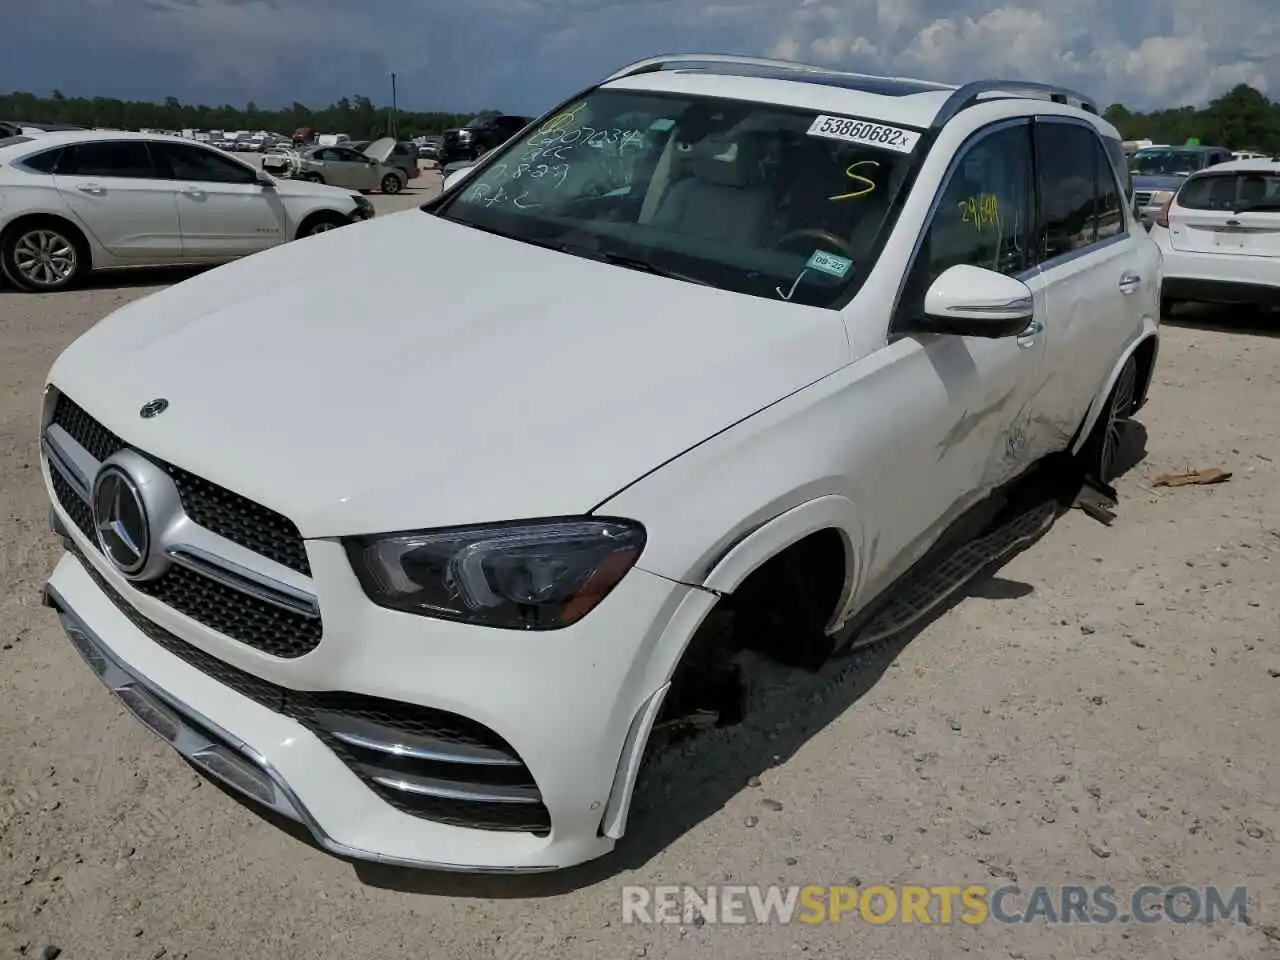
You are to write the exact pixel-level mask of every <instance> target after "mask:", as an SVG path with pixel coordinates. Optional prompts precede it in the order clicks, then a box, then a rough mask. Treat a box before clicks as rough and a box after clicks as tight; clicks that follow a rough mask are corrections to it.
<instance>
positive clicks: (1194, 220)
mask: <svg viewBox="0 0 1280 960" xmlns="http://www.w3.org/2000/svg"><path fill="white" fill-rule="evenodd" d="M1151 238H1152V239H1153V240H1154V241H1155V242H1156V243H1157V244H1158V245H1159V247H1160V251H1161V253H1162V254H1163V258H1164V287H1163V290H1162V298H1163V304H1162V309H1163V311H1164V312H1166V313H1167V312H1168V311H1169V310H1171V309H1173V308H1174V307H1176V306H1177V305H1178V304H1179V303H1181V302H1184V301H1185V302H1200V303H1231V304H1258V305H1263V306H1280V161H1277V160H1270V159H1254V160H1233V161H1231V162H1229V163H1219V164H1217V165H1215V166H1212V167H1207V168H1206V169H1204V170H1202V171H1200V172H1199V173H1194V174H1192V175H1191V176H1190V177H1188V178H1187V180H1186V182H1185V183H1183V184H1182V185H1181V187H1179V188H1178V191H1177V193H1175V194H1174V195H1173V197H1172V198H1170V200H1169V201H1168V203H1166V204H1165V206H1164V208H1163V209H1162V210H1161V211H1160V212H1159V213H1158V214H1157V215H1156V218H1155V223H1154V224H1153V225H1152V227H1151Z"/></svg>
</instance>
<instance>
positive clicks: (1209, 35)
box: [0, 0, 1280, 113]
mask: <svg viewBox="0 0 1280 960" xmlns="http://www.w3.org/2000/svg"><path fill="white" fill-rule="evenodd" d="M1276 2H1277V0H1009V2H1008V3H1006V4H1000V3H998V2H992V0H41V2H38V3H11V2H3V0H0V38H3V39H2V40H0V51H2V53H0V90H12V89H21V90H31V91H34V92H37V93H42V94H47V93H48V92H49V91H51V90H52V89H54V88H59V89H61V90H63V91H64V92H65V93H67V94H68V95H78V96H110V97H123V98H139V99H155V100H158V99H162V98H164V97H166V96H176V97H178V98H180V99H182V100H184V101H187V102H204V103H228V102H229V103H234V104H237V105H243V104H244V103H245V102H247V101H250V100H252V101H254V102H256V103H257V104H259V105H260V106H264V107H265V106H277V105H280V104H283V103H288V102H290V101H292V100H295V99H296V100H300V101H302V102H304V103H308V104H311V105H321V104H327V103H329V102H331V101H333V100H335V99H336V98H338V97H340V96H343V95H351V94H356V93H363V94H365V95H367V96H370V97H372V98H373V99H374V101H375V102H379V103H385V102H387V101H388V100H389V99H390V80H389V78H388V73H389V72H390V71H392V70H394V71H395V72H396V74H397V78H398V86H399V91H400V103H401V105H402V106H405V107H409V108H420V109H433V108H438V109H448V110H460V111H466V110H474V109H482V108H488V107H494V108H498V109H503V110H509V111H511V112H518V113H538V112H540V111H541V110H543V109H544V108H546V107H549V106H550V105H551V104H553V103H554V102H555V101H557V100H559V99H560V98H562V97H563V96H565V95H567V94H569V93H571V92H573V91H574V90H575V89H577V88H579V87H581V86H583V85H585V84H588V83H590V82H592V81H594V80H597V79H599V78H600V77H601V76H603V75H605V74H607V73H609V72H610V71H612V70H613V69H615V68H616V67H618V66H621V65H622V64H624V63H626V62H628V61H630V60H634V59H639V58H641V57H645V56H649V55H651V54H654V53H669V52H679V51H686V50H700V51H716V52H729V53H749V54H763V55H774V56H783V57H787V58H789V59H799V60H806V61H810V62H817V63H825V64H831V65H833V66H840V67H845V68H849V69H854V70H858V71H861V72H873V73H891V74H895V75H903V76H920V77H927V78H930V79H938V80H946V81H952V82H960V81H964V80H969V79H975V78H978V77H983V76H996V75H999V76H1005V77H1011V78H1024V79H1037V80H1049V81H1057V82H1062V83H1067V84H1069V85H1072V86H1074V87H1076V88H1078V89H1080V90H1082V91H1083V92H1085V93H1088V94H1090V95H1092V96H1095V97H1097V98H1098V99H1100V100H1101V101H1102V102H1103V103H1110V102H1113V101H1116V100H1120V101H1123V102H1125V103H1127V104H1129V105H1130V106H1134V107H1138V108H1151V107H1160V106H1172V105H1180V104H1183V103H1202V102H1204V101H1205V100H1207V99H1208V98H1210V97H1212V96H1215V95H1217V94H1219V93H1221V92H1222V91H1224V90H1226V89H1229V88H1230V87H1231V86H1233V85H1234V84H1236V83H1240V82H1245V83H1251V84H1253V85H1254V86H1256V87H1258V88H1260V89H1262V90H1263V91H1264V92H1266V93H1268V94H1269V95H1270V96H1272V97H1273V98H1277V99H1280V16H1276V15H1275V12H1276V11H1275V5H1276Z"/></svg>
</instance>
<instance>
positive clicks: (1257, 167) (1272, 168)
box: [1197, 157, 1280, 174]
mask: <svg viewBox="0 0 1280 960" xmlns="http://www.w3.org/2000/svg"><path fill="white" fill-rule="evenodd" d="M1197 173H1271V174H1277V173H1280V158H1271V157H1266V158H1262V159H1259V158H1256V157H1255V158H1254V159H1252V160H1228V161H1226V162H1225V163H1215V164H1214V165H1213V166H1211V167H1205V168H1204V169H1203V170H1199V171H1197Z"/></svg>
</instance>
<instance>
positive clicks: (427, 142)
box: [418, 134, 442, 160]
mask: <svg viewBox="0 0 1280 960" xmlns="http://www.w3.org/2000/svg"><path fill="white" fill-rule="evenodd" d="M441 140H442V138H441V137H439V136H437V135H434V134H433V135H430V136H425V137H423V138H422V140H421V141H420V142H419V143H418V159H419V160H438V159H439V158H440V142H441Z"/></svg>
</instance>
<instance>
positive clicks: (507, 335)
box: [42, 55, 1161, 871]
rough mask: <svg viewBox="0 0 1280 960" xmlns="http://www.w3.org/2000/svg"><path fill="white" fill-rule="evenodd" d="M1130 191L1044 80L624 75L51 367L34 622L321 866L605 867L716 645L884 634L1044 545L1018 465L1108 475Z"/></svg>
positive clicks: (1133, 237) (709, 66) (1043, 516)
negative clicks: (266, 813) (449, 171)
mask: <svg viewBox="0 0 1280 960" xmlns="http://www.w3.org/2000/svg"><path fill="white" fill-rule="evenodd" d="M1125 182H1126V178H1125V176H1124V165H1123V155H1122V151H1121V146H1120V139H1119V136H1118V134H1117V133H1116V131H1115V130H1114V129H1113V128H1112V127H1111V126H1110V125H1109V124H1108V123H1106V122H1105V121H1104V120H1102V119H1101V118H1100V117H1099V116H1098V114H1097V110H1096V108H1095V107H1094V105H1093V104H1092V103H1090V102H1088V101H1086V100H1084V98H1082V97H1079V96H1078V95H1075V94H1072V93H1070V92H1069V91H1062V90H1058V89H1056V88H1050V87H1043V86H1037V85H1029V84H1021V83H1005V82H994V81H992V82H979V83H975V84H970V85H968V86H964V87H960V88H955V87H948V86H944V85H941V84H935V83H928V82H923V81H915V80H902V79H887V78H875V77H867V76H860V75H853V74H847V73H835V72H830V71H825V70H820V69H818V68H814V67H806V66H803V65H797V64H791V63H781V62H775V61H767V60H756V59H746V58H737V57H724V56H710V55H709V56H685V57H666V58H658V59H654V60H650V61H645V62H642V63H638V64H634V65H632V66H630V67H627V68H626V69H624V70H621V71H619V72H618V73H617V74H615V75H614V76H612V77H610V78H608V79H607V80H606V81H604V82H603V83H601V84H599V85H597V86H594V87H592V88H591V89H589V90H587V91H586V92H584V93H582V94H580V95H578V96H575V97H574V98H572V99H571V100H569V101H567V102H565V103H564V104H563V105H561V106H560V107H558V108H556V109H555V110H553V111H551V112H550V113H548V114H547V115H545V116H544V117H542V118H539V119H538V120H536V121H534V123H532V124H531V125H530V126H529V127H528V128H526V129H525V130H524V131H523V132H521V133H520V134H518V135H516V136H515V137H513V138H512V140H510V141H509V142H508V143H507V144H505V145H504V146H502V147H500V148H498V149H496V150H494V151H493V152H492V153H490V154H489V155H487V156H486V157H485V158H483V159H482V160H481V161H480V163H478V164H477V165H476V166H475V167H473V168H471V169H470V170H467V171H465V172H463V173H462V174H460V175H458V178H457V181H454V180H452V179H451V182H450V184H449V186H448V188H447V189H446V190H445V192H444V193H443V194H442V195H441V196H440V197H439V198H437V199H435V200H433V201H431V202H430V203H428V204H427V205H425V206H424V207H423V208H422V209H421V210H410V211H406V212H403V213H399V214H395V215H393V216H390V217H385V218H381V219H379V220H376V221H373V222H371V223H363V224H357V225H354V226H352V227H350V228H348V229H344V230H340V231H334V232H332V233H329V234H325V235H323V236H320V237H316V238H312V239H308V240H305V241H302V242H298V243H293V244H288V245H286V246H283V247H280V248H278V249H275V250H272V251H269V252H267V253H263V254H259V255H255V256H253V257H251V258H249V259H247V260H244V261H241V262H239V263H236V264H232V265H230V266H226V267H222V268H219V269H217V270H214V271H212V272H209V273H206V274H204V275H202V276H200V277H197V278H195V279H192V280H188V281H186V282H184V283H181V284H178V285H177V286H174V287H172V288H170V289H168V290H166V291H164V292H161V293H158V294H155V295H153V296H151V297H148V298H146V299H145V300H141V301H139V302H136V303H134V304H131V305H129V306H127V307H124V308H122V309H121V310H119V311H117V312H116V313H115V314H113V315H112V316H110V317H108V318H107V319H105V320H103V321H102V322H100V323H99V324H98V325H97V326H95V327H94V328H93V329H91V330H90V331H89V332H87V333H86V334H84V335H83V336H82V337H81V338H80V339H79V340H77V341H76V342H75V343H74V344H72V345H71V346H70V347H69V348H68V349H67V350H66V352H65V353H64V354H63V355H62V356H61V357H60V358H59V359H58V361H57V362H56V364H55V365H54V367H53V369H52V371H51V372H50V375H49V379H48V386H47V390H46V395H45V407H44V418H43V426H42V431H43V432H42V442H43V454H44V457H43V473H44V479H45V481H46V483H47V484H48V486H49V490H50V494H51V497H52V500H53V504H54V507H53V522H54V525H55V527H56V529H57V530H58V531H59V532H60V534H61V535H62V537H63V539H64V542H65V543H66V545H67V548H68V553H67V555H65V556H64V557H63V558H62V559H61V561H60V562H59V564H58V566H57V569H56V570H55V571H54V573H53V575H52V578H51V580H50V582H49V584H48V587H47V590H46V602H47V603H48V604H49V605H50V606H51V607H53V608H55V609H56V610H57V612H58V614H59V616H60V617H61V620H62V623H63V625H64V626H65V628H66V630H67V632H68V634H69V635H70V637H71V639H72V641H73V643H74V644H75V646H76V647H77V649H78V650H79V651H80V652H81V654H82V655H83V656H84V658H85V659H86V660H87V661H88V663H89V664H90V666H91V667H92V668H93V670H94V671H95V672H96V673H97V674H98V675H99V676H100V677H101V678H102V679H103V680H105V681H106V683H107V684H108V685H109V686H110V687H111V688H112V689H113V690H114V691H115V692H116V693H117V694H118V695H119V696H120V698H121V699H122V700H123V702H124V704H125V705H126V706H127V707H128V709H129V710H131V711H132V712H133V713H134V714H135V715H136V716H137V717H138V718H139V719H140V720H141V721H142V722H143V723H145V724H146V725H147V726H148V727H150V728H151V729H152V730H154V731H155V732H157V733H158V734H159V735H160V736H161V737H163V738H164V739H165V740H167V741H168V742H170V743H171V744H172V745H173V746H174V747H175V748H176V749H177V750H178V751H179V752H180V753H182V754H183V755H184V756H185V757H187V758H188V759H189V760H190V761H191V762H192V763H194V764H196V765H197V766H198V767H200V768H202V769H203V770H205V771H207V772H208V773H209V774H210V775H211V776H213V777H216V778H218V779H220V780H221V781H223V782H225V783H227V784H229V785H230V786H232V787H234V788H236V789H237V790H239V791H241V792H242V793H244V794H246V795H247V796H249V797H252V798H255V799H256V800H258V801H259V802H261V803H263V804H265V805H267V806H269V807H271V808H273V809H274V810H276V811H278V812H280V813H283V814H285V815H287V816H290V817H293V818H295V819H296V820H298V821H300V822H302V823H303V824H305V825H306V827H307V828H308V829H309V830H310V831H311V832H312V833H313V834H314V835H315V837H316V838H317V840H318V841H319V842H320V843H321V844H322V845H324V846H325V847H326V848H328V849H330V850H332V851H335V852H339V853H343V854H346V855H349V856H352V857H356V858H365V859H372V860H378V861H384V862H393V863H399V864H410V865H418V866H424V867H435V868H445V869H447V868H453V869H467V870H493V871H504V870H546V869H555V868H560V867H565V866H568V865H571V864H575V863H578V862H581V861H584V860H587V859H590V858H593V857H596V856H599V855H601V854H604V853H606V852H607V851H609V850H610V849H611V848H612V846H613V844H614V842H615V840H617V839H618V838H619V837H620V836H622V834H623V831H624V828H625V826H626V821H627V812H628V808H629V805H630V801H631V796H632V791H633V788H634V785H635V782H636V777H637V771H638V770H639V768H640V761H641V759H642V756H643V755H644V753H645V749H646V745H647V744H650V743H651V742H652V741H653V740H654V739H655V738H654V737H652V736H651V734H652V733H653V732H654V731H655V730H656V729H658V725H659V724H665V723H667V722H668V721H673V720H676V719H678V718H679V717H680V716H682V715H685V714H690V713H697V712H699V711H700V710H702V709H703V708H705V707H707V706H708V704H707V702H706V699H707V697H709V696H711V695H712V691H711V689H710V688H712V687H714V686H715V685H716V684H715V680H716V678H717V677H718V676H721V675H722V674H723V673H725V671H722V670H720V669H719V666H718V665H721V664H723V663H725V662H726V660H728V659H729V658H730V657H732V655H733V652H734V650H735V649H736V648H738V647H740V646H743V645H749V646H752V647H756V648H763V649H765V650H766V651H768V652H770V653H773V654H774V655H776V656H777V657H779V658H781V659H783V660H785V661H787V662H790V663H798V664H804V665H807V666H813V665H814V664H815V663H817V662H818V661H820V660H821V659H822V658H824V657H825V656H827V655H829V654H830V653H832V652H835V651H838V650H841V649H849V648H851V647H853V646H856V645H858V644H861V643H865V642H867V641H868V640H871V639H876V638H877V637H881V636H884V635H885V634H886V633H887V632H890V631H892V630H894V629H897V628H898V627H900V626H901V625H903V624H904V623H906V622H908V621H910V620H911V619H912V618H913V617H916V616H919V615H920V614H921V612H923V611H926V610H928V609H929V607H930V606H931V605H932V603H933V602H934V601H935V600H936V598H937V597H939V596H942V595H944V594H945V593H946V592H947V591H948V590H951V589H953V588H954V587H955V586H956V584H957V583H958V582H960V580H962V579H963V578H964V577H965V576H968V575H969V574H971V573H972V572H973V570H974V569H976V568H977V567H980V566H981V565H982V562H985V561H987V560H990V559H992V558H994V557H998V556H1000V555H1003V553H1005V552H1007V551H1008V550H1010V549H1012V548H1014V547H1015V546H1016V545H1018V544H1021V543H1025V542H1026V540H1027V539H1028V538H1029V537H1032V536H1034V535H1036V534H1037V533H1038V532H1040V531H1041V530H1042V529H1044V527H1045V526H1046V525H1047V524H1048V523H1049V522H1050V520H1051V517H1052V510H1051V509H1050V510H1046V509H1044V504H1042V503H1040V502H1039V501H1037V500H1035V499H1034V498H1032V499H1031V500H1027V499H1025V498H1024V499H1022V500H1019V499H1018V497H1017V496H1013V495H1012V494H1011V493H1010V491H1015V490H1017V489H1020V488H1019V486H1018V484H1019V481H1025V480H1026V478H1027V477H1028V476H1029V472H1030V471H1031V470H1032V468H1033V467H1035V466H1036V465H1037V464H1040V465H1043V464H1046V463H1049V464H1053V465H1054V469H1053V471H1050V472H1051V473H1053V472H1054V471H1057V472H1058V473H1061V472H1063V469H1064V465H1067V466H1070V465H1078V466H1079V467H1080V469H1081V471H1082V473H1084V472H1089V473H1092V474H1093V475H1094V476H1096V477H1097V478H1098V479H1099V480H1101V481H1103V482H1105V481H1106V480H1107V478H1108V477H1109V476H1110V474H1111V472H1112V471H1113V469H1114V463H1115V455H1116V446H1117V443H1116V440H1117V434H1118V424H1119V423H1120V421H1122V420H1123V419H1124V418H1126V417H1128V416H1129V415H1130V414H1132V413H1133V412H1134V411H1135V410H1136V409H1138V408H1139V407H1140V406H1141V404H1142V402H1143V399H1144V397H1145V394H1146V387H1147V384H1148V383H1149V382H1150V379H1151V373H1152V368H1153V365H1154V362H1155V359H1156V345H1157V334H1158V326H1157V324H1158V306H1159V291H1160V280H1161V278H1160V261H1159V257H1158V253H1157V251H1156V248H1155V246H1154V244H1153V242H1152V241H1151V240H1150V239H1149V238H1148V237H1147V234H1146V231H1145V230H1144V229H1143V228H1142V227H1141V225H1140V224H1138V223H1136V222H1135V221H1134V220H1133V217H1132V215H1131V213H1130V208H1131V204H1130V202H1129V200H1128V198H1127V197H1126V195H1125V192H1126V187H1125ZM437 289H438V290H439V291H442V292H441V293H440V294H438V296H446V297H448V302H447V307H446V308H444V309H433V310H431V311H429V312H418V311H414V310H412V309H406V306H407V305H409V304H413V303H417V302H419V301H420V300H421V298H422V294H423V292H424V291H431V290H437ZM1067 472H1069V470H1068V471H1067ZM1011 496H1012V500H1011V499H1010V498H1011ZM1032 507H1034V508H1035V509H1031V508H1032ZM965 551H968V552H967V553H966V552H965ZM943 554H946V555H947V557H949V558H950V559H947V560H941V561H940V560H939V557H941V556H942V555H943ZM957 557H959V561H957ZM960 561H963V562H960ZM930 564H933V566H930ZM975 565H976V566H975ZM957 570H959V571H960V572H959V573H957ZM904 585H905V587H904ZM904 589H905V591H906V592H905V593H904ZM904 598H905V599H904ZM713 611H714V612H715V613H716V616H711V614H712V613H713ZM726 611H728V612H730V613H732V614H733V615H734V617H735V619H734V623H736V627H735V628H734V629H729V630H721V629H714V630H711V629H708V628H707V625H708V624H717V625H720V624H723V623H724V620H723V618H722V617H721V616H720V614H721V613H723V612H726ZM722 693H723V691H721V692H720V693H717V694H716V695H717V696H720V695H721V694H722ZM716 709H718V710H720V711H721V713H720V719H721V720H722V721H728V720H732V719H733V716H732V714H733V713H734V707H733V706H732V704H730V705H729V706H726V705H725V703H724V701H723V699H722V700H721V701H720V703H719V705H718V706H717V707H716Z"/></svg>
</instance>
